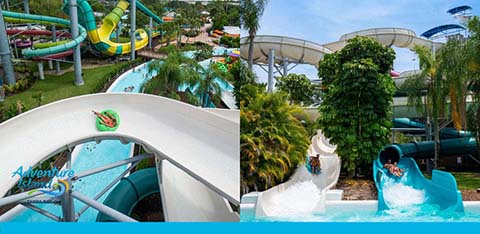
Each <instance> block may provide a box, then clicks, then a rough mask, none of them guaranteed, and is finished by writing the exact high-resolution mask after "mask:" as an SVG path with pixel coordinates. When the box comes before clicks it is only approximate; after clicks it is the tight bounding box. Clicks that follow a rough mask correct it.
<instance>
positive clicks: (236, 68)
mask: <svg viewBox="0 0 480 234" xmlns="http://www.w3.org/2000/svg"><path fill="white" fill-rule="evenodd" d="M229 72H230V74H231V78H232V80H233V94H234V95H235V102H236V104H237V106H240V102H241V100H243V99H244V97H243V94H245V92H240V89H241V88H242V87H243V86H245V85H248V84H255V82H256V80H257V76H256V75H255V73H254V72H253V71H252V70H251V69H249V68H248V66H246V64H245V63H243V62H242V61H241V60H239V61H237V62H235V63H234V64H233V65H232V68H230V71H229Z"/></svg>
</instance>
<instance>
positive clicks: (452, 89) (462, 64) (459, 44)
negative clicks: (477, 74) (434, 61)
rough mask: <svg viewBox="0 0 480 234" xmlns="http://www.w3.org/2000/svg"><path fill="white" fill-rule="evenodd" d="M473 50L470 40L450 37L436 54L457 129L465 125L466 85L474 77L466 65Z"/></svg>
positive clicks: (470, 58)
mask: <svg viewBox="0 0 480 234" xmlns="http://www.w3.org/2000/svg"><path fill="white" fill-rule="evenodd" d="M474 51H475V48H474V47H473V43H471V42H470V40H457V39H451V40H448V41H447V43H446V44H445V45H443V46H442V47H441V49H440V53H439V55H438V56H439V63H440V64H439V69H440V73H441V74H442V76H443V79H444V82H445V83H446V84H445V85H446V88H448V97H449V99H450V110H451V117H452V121H453V125H454V127H455V128H456V129H457V130H462V129H463V130H465V129H466V127H467V126H466V123H467V115H466V108H467V94H468V85H469V84H470V83H471V80H472V78H473V77H474V74H473V72H472V70H471V69H469V67H468V66H469V63H470V61H471V60H472V56H473V54H472V52H474Z"/></svg>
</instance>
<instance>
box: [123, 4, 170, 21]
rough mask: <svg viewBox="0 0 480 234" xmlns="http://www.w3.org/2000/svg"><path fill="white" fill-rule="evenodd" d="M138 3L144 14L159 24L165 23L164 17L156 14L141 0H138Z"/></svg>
mask: <svg viewBox="0 0 480 234" xmlns="http://www.w3.org/2000/svg"><path fill="white" fill-rule="evenodd" d="M127 1H128V2H131V0H127ZM136 5H137V9H139V10H140V11H141V12H143V14H145V15H147V16H148V17H152V19H153V20H154V21H155V22H157V23H159V24H162V23H163V20H162V18H160V17H158V16H157V15H155V13H153V12H152V11H151V10H150V9H148V7H146V6H145V5H143V4H142V3H141V2H140V1H137V4H136Z"/></svg>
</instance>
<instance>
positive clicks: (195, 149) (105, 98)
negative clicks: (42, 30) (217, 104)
mask: <svg viewBox="0 0 480 234" xmlns="http://www.w3.org/2000/svg"><path fill="white" fill-rule="evenodd" d="M102 109H114V110H116V111H117V113H118V114H119V115H120V118H121V119H122V123H121V125H120V127H119V128H118V129H117V131H115V132H99V131H97V129H96V127H95V116H94V115H92V114H91V111H92V110H102ZM31 120H35V121H31ZM239 129H240V127H239V122H238V121H232V120H230V119H227V118H224V117H222V116H219V115H217V114H213V113H211V112H208V111H205V110H202V109H201V108H197V107H194V106H191V105H188V104H185V103H181V102H178V101H174V100H170V99H167V98H163V97H158V96H152V95H144V94H124V93H118V94H113V93H111V94H110V93H108V94H94V95H86V96H80V97H75V98H70V99H65V100H61V101H58V102H55V103H51V104H47V105H45V106H42V107H39V108H36V109H34V110H32V111H29V112H26V113H24V114H21V115H19V116H17V117H15V118H12V119H10V120H8V121H6V122H4V123H2V124H0V131H1V132H8V133H9V134H8V135H7V134H2V135H1V136H0V142H2V147H1V148H0V155H1V156H3V159H2V164H1V165H0V168H1V170H0V178H1V179H0V196H5V194H6V193H7V191H8V190H9V189H10V188H12V187H13V186H15V184H16V182H17V181H16V179H15V178H12V177H11V172H12V171H15V170H16V169H17V168H18V167H19V166H20V165H23V166H30V165H36V164H37V163H38V162H40V161H42V160H44V159H46V158H48V157H49V156H51V155H53V154H55V153H58V152H60V151H62V150H64V149H65V147H70V148H71V147H73V146H74V145H76V144H80V143H84V142H88V141H92V140H102V139H112V138H121V139H125V140H127V141H132V142H137V143H141V144H143V145H144V146H145V147H147V149H148V151H149V152H152V153H154V154H155V155H157V156H158V157H160V158H164V159H166V161H168V162H166V163H169V164H172V165H173V166H175V167H176V168H178V169H179V170H181V171H182V172H183V173H185V176H192V177H193V178H195V179H196V180H198V181H200V182H201V183H202V185H204V186H209V188H210V189H211V190H212V191H214V192H216V193H218V194H220V195H221V196H223V197H225V198H226V199H228V200H229V201H230V202H232V203H234V204H238V203H239V198H240V188H239V186H238V184H237V183H232V181H239V180H240V169H239V163H240V162H239V160H240V157H239V155H238V154H239V152H238V149H239V147H240V146H239V140H238V136H239V134H240V133H239V131H240V130H239ZM213 139H215V140H213ZM19 145H22V146H25V147H18V146H19ZM186 146H188V147H186ZM194 200H195V199H194Z"/></svg>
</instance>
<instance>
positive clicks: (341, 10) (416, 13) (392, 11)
mask: <svg viewBox="0 0 480 234" xmlns="http://www.w3.org/2000/svg"><path fill="white" fill-rule="evenodd" d="M461 5H470V6H471V7H472V8H473V14H474V15H480V2H479V1H478V0H391V1H387V0H361V1H354V0H296V1H292V0H270V1H269V2H268V5H267V7H266V9H265V13H264V15H263V17H262V19H261V21H260V29H259V31H258V35H265V34H266V35H280V36H289V37H296V38H301V39H305V40H310V41H313V42H317V43H319V44H324V43H328V42H332V41H336V40H338V39H339V38H340V36H342V35H343V34H345V33H350V32H353V31H358V30H361V29H367V28H376V27H400V28H407V29H411V30H413V31H415V33H416V34H417V35H420V34H422V33H423V32H425V31H426V30H428V29H430V28H433V27H435V26H438V25H442V24H451V23H457V21H456V20H455V19H454V18H453V17H451V16H450V15H449V14H448V13H446V11H447V10H448V9H450V8H453V7H457V6H461ZM394 49H395V52H396V53H397V59H396V60H395V65H394V69H395V70H397V71H400V72H401V71H406V70H412V69H414V68H416V69H418V61H417V60H416V59H415V58H416V56H415V54H414V53H412V52H410V51H409V50H408V49H397V48H394ZM413 59H415V61H413ZM255 71H256V73H257V74H258V75H259V77H260V80H262V81H265V77H266V73H265V72H263V71H262V70H261V69H258V68H257V69H255ZM292 72H294V73H305V74H307V75H308V76H309V77H310V78H311V79H316V78H317V77H316V70H315V68H314V67H312V66H308V65H303V66H299V67H298V68H296V69H294V70H293V71H292Z"/></svg>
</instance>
